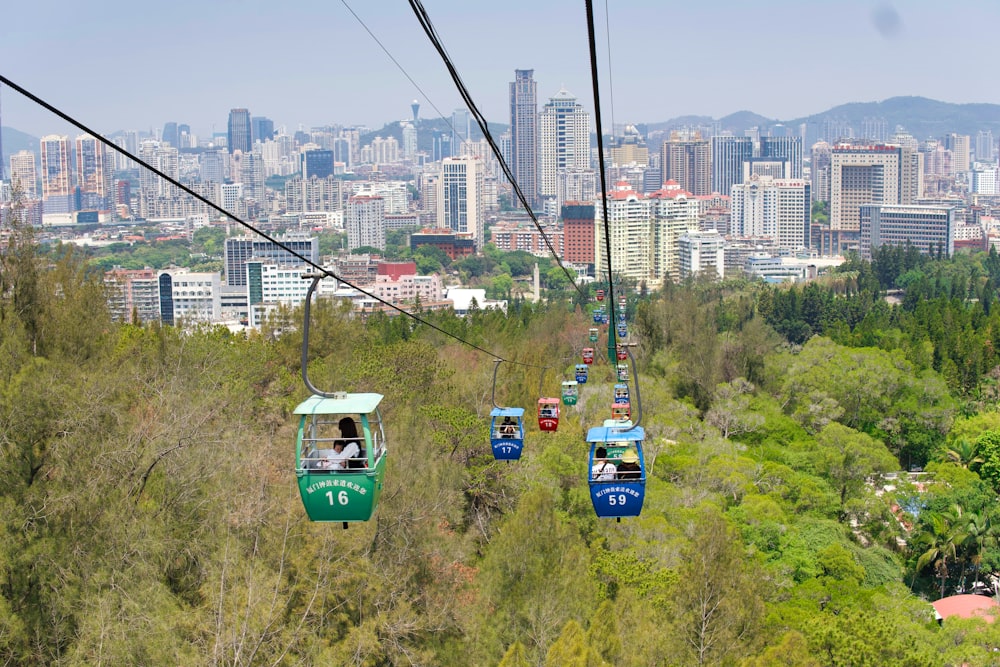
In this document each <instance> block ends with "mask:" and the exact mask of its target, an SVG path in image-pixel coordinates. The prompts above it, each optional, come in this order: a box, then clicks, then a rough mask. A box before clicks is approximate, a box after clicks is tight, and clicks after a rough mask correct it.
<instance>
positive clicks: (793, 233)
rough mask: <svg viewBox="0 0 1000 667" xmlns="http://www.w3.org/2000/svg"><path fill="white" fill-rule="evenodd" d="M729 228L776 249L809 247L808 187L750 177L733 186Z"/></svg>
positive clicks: (802, 183)
mask: <svg viewBox="0 0 1000 667" xmlns="http://www.w3.org/2000/svg"><path fill="white" fill-rule="evenodd" d="M731 197H732V199H731V200H730V201H731V228H732V230H733V233H734V234H736V235H738V236H744V237H751V238H756V239H761V238H766V239H771V241H772V242H773V243H774V245H776V246H777V247H779V248H785V249H788V250H800V249H802V248H808V247H809V246H810V243H809V240H810V233H809V231H810V230H809V224H810V209H811V206H812V202H811V201H810V196H809V184H808V183H807V182H806V181H804V180H802V179H799V178H791V179H776V178H772V177H770V176H756V175H754V176H751V177H750V178H749V179H748V180H747V181H746V182H745V183H739V184H737V185H734V186H733V191H732V195H731Z"/></svg>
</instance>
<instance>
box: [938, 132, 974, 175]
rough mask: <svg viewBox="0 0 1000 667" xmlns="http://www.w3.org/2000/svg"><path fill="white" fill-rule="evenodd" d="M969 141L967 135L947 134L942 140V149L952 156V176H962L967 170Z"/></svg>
mask: <svg viewBox="0 0 1000 667" xmlns="http://www.w3.org/2000/svg"><path fill="white" fill-rule="evenodd" d="M969 144H970V139H969V135H967V134H954V133H952V134H949V135H947V136H946V137H945V138H944V147H945V148H947V149H949V150H950V151H951V154H952V169H953V170H954V173H953V174H952V175H953V176H957V175H959V174H964V173H965V172H967V171H968V170H969V165H970V164H971V163H970V155H969V154H970V152H971V150H970V145H969Z"/></svg>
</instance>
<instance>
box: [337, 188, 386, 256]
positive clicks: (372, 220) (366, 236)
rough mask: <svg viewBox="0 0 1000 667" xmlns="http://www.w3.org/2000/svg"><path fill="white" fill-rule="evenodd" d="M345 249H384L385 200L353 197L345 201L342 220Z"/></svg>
mask: <svg viewBox="0 0 1000 667" xmlns="http://www.w3.org/2000/svg"><path fill="white" fill-rule="evenodd" d="M344 230H345V231H346V232H347V248H348V250H354V249H355V248H360V247H362V246H371V247H373V248H379V249H384V248H385V200H384V199H382V198H381V197H370V196H365V195H355V196H353V197H351V198H350V199H348V200H347V215H346V217H345V218H344Z"/></svg>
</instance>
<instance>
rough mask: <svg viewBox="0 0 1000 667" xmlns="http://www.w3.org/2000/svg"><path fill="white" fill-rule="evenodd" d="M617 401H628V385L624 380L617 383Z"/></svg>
mask: <svg viewBox="0 0 1000 667" xmlns="http://www.w3.org/2000/svg"><path fill="white" fill-rule="evenodd" d="M615 403H628V385H627V384H625V383H624V382H619V383H618V384H616V385H615Z"/></svg>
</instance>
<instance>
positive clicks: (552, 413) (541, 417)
mask: <svg viewBox="0 0 1000 667" xmlns="http://www.w3.org/2000/svg"><path fill="white" fill-rule="evenodd" d="M538 428H539V430H542V431H550V432H551V431H555V430H556V429H557V428H559V399H558V398H540V399H538Z"/></svg>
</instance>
